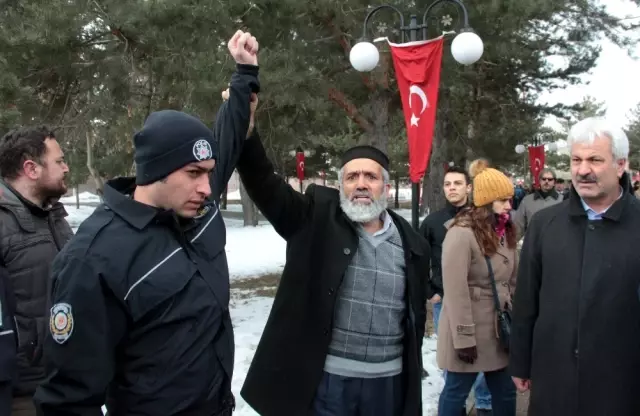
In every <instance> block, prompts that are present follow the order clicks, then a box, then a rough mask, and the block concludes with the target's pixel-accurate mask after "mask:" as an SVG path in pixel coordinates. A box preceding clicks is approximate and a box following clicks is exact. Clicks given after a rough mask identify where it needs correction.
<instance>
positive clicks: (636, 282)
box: [510, 174, 640, 416]
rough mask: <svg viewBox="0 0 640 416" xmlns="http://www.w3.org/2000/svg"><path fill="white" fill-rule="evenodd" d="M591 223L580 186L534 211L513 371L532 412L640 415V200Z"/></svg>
mask: <svg viewBox="0 0 640 416" xmlns="http://www.w3.org/2000/svg"><path fill="white" fill-rule="evenodd" d="M620 184H621V186H622V187H623V189H624V191H623V194H622V197H621V198H620V199H618V200H617V201H616V202H615V203H614V204H613V205H612V206H611V207H610V208H609V209H608V210H607V211H606V213H605V214H603V219H602V220H595V221H590V220H589V219H588V218H587V215H586V212H585V209H584V207H583V206H582V204H581V200H580V198H579V196H578V195H577V194H576V192H575V190H572V191H571V196H570V198H569V199H568V200H565V201H564V202H562V203H560V204H557V205H554V206H552V207H549V208H545V209H543V210H542V211H539V212H538V213H536V214H535V215H534V216H533V219H532V221H531V223H530V227H529V228H528V229H527V233H526V235H525V238H524V246H523V250H522V255H521V257H520V267H519V271H518V279H517V285H516V293H515V299H514V302H513V305H514V316H513V326H512V339H511V340H512V345H511V352H510V370H511V373H512V375H514V376H516V377H520V378H525V379H530V380H531V396H530V405H529V415H530V416H549V415H562V416H603V415H607V416H608V415H612V416H613V415H615V416H631V415H637V414H639V413H640V395H639V394H638V374H640V297H639V288H640V255H638V247H640V201H638V200H637V199H636V198H635V197H634V196H633V195H632V194H631V193H629V180H628V178H627V177H626V174H625V175H624V176H623V178H622V179H621V180H620Z"/></svg>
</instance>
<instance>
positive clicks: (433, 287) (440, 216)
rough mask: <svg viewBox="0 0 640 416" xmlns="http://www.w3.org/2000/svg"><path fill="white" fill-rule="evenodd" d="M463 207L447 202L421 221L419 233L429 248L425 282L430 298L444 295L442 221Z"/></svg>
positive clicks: (445, 230) (445, 220) (443, 228)
mask: <svg viewBox="0 0 640 416" xmlns="http://www.w3.org/2000/svg"><path fill="white" fill-rule="evenodd" d="M462 208H463V207H455V206H453V205H451V204H450V203H449V202H447V206H445V207H444V208H442V209H441V210H439V211H436V212H434V213H432V214H429V215H428V216H427V218H425V219H424V221H422V225H421V226H420V234H422V236H423V237H424V238H425V239H426V240H427V242H428V243H429V247H430V248H431V277H430V278H428V276H427V278H428V283H427V297H428V298H429V299H431V298H432V297H433V295H436V294H438V295H440V297H444V288H443V286H442V242H443V241H444V237H445V235H446V234H447V229H446V227H445V226H444V223H445V222H447V221H449V220H450V219H451V218H453V217H455V216H456V214H457V213H458V212H460V210H461V209H462Z"/></svg>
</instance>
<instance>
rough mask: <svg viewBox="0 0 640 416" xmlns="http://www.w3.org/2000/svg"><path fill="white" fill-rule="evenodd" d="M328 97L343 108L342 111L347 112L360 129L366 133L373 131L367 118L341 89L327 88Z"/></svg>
mask: <svg viewBox="0 0 640 416" xmlns="http://www.w3.org/2000/svg"><path fill="white" fill-rule="evenodd" d="M329 99H330V100H331V101H333V102H334V103H336V104H337V105H339V106H340V107H341V108H343V109H344V111H346V112H347V116H349V118H350V119H351V120H353V122H354V123H356V124H357V125H358V126H359V127H360V128H361V129H362V130H364V131H365V132H367V133H371V132H373V126H372V125H371V123H370V122H369V120H367V119H366V118H365V117H364V116H363V115H362V113H361V112H360V110H358V107H356V105H355V104H353V102H351V101H350V100H349V99H348V98H347V97H346V96H345V95H344V93H343V92H342V91H339V90H338V89H337V88H334V87H331V88H329Z"/></svg>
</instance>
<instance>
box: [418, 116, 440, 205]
mask: <svg viewBox="0 0 640 416" xmlns="http://www.w3.org/2000/svg"><path fill="white" fill-rule="evenodd" d="M444 125H445V122H444V121H442V118H440V117H439V118H438V119H436V128H435V129H434V134H433V145H432V147H431V149H432V150H431V158H430V160H429V170H428V172H427V176H426V177H425V180H424V181H423V183H422V201H423V202H422V207H421V209H420V215H421V216H422V215H424V213H425V211H426V209H427V207H428V209H429V212H430V213H431V212H435V211H437V210H439V209H442V208H444V206H445V203H446V199H445V197H444V191H443V189H442V184H443V183H444V163H445V162H446V159H447V152H446V150H447V149H446V140H445V139H444V138H445V137H446V131H445V128H444Z"/></svg>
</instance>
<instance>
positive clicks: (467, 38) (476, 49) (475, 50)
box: [451, 31, 484, 65]
mask: <svg viewBox="0 0 640 416" xmlns="http://www.w3.org/2000/svg"><path fill="white" fill-rule="evenodd" d="M483 52H484V44H483V43H482V39H480V36H478V35H477V34H475V32H471V31H467V32H462V33H460V34H459V35H458V36H456V37H455V38H454V39H453V42H452V43H451V54H452V55H453V59H455V60H456V61H457V62H458V63H460V64H462V65H471V64H473V63H476V62H477V61H478V60H479V59H480V58H481V57H482V53H483Z"/></svg>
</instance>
